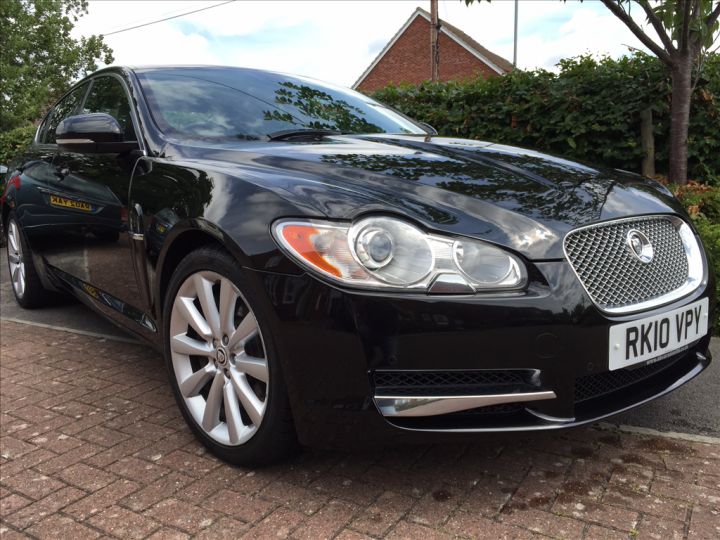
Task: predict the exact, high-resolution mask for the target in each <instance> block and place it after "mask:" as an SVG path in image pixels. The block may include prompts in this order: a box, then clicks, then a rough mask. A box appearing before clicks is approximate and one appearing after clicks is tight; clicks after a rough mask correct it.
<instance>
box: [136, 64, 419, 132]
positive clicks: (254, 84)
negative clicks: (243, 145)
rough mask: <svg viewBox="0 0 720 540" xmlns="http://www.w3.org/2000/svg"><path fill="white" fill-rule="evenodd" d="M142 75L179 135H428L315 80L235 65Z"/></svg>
mask: <svg viewBox="0 0 720 540" xmlns="http://www.w3.org/2000/svg"><path fill="white" fill-rule="evenodd" d="M138 77H139V79H140V82H141V84H142V87H143V91H144V92H145V96H146V97H147V99H148V103H149V105H150V109H151V111H152V114H153V117H154V119H155V121H156V123H157V124H158V127H159V128H160V129H161V131H163V132H164V133H166V134H168V135H172V136H175V137H178V138H197V137H201V138H217V139H223V140H227V139H234V140H238V139H240V140H259V139H260V137H262V136H263V135H268V134H271V133H275V132H278V131H284V130H294V129H323V130H333V131H344V132H352V133H358V134H371V133H391V134H422V135H424V134H426V133H427V132H426V131H425V130H424V129H423V128H422V127H420V125H418V124H417V123H415V122H413V121H412V120H410V119H409V118H406V117H405V116H403V115H401V114H399V113H398V112H396V111H394V110H392V109H390V108H388V107H385V106H384V105H382V104H380V103H378V102H376V101H374V100H371V99H370V98H367V97H365V96H363V95H362V94H360V93H357V92H353V91H352V90H348V89H345V88H342V87H338V86H333V85H330V84H327V83H320V82H318V81H315V80H313V79H306V78H301V77H295V76H288V75H282V74H277V73H269V72H264V71H254V70H243V69H232V68H169V69H166V70H159V71H148V72H141V73H138Z"/></svg>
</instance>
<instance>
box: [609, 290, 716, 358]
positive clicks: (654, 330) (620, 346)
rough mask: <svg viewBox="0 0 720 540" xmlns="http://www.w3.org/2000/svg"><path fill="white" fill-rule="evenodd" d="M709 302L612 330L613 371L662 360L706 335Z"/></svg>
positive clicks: (628, 323)
mask: <svg viewBox="0 0 720 540" xmlns="http://www.w3.org/2000/svg"><path fill="white" fill-rule="evenodd" d="M707 329H708V299H707V298H703V299H702V300H698V301H697V302H693V303H692V304H688V305H687V306H684V307H681V308H678V309H674V310H672V311H668V312H666V313H661V314H660V315H655V316H654V317H647V318H645V319H638V320H636V321H631V322H627V323H623V324H617V325H615V326H611V327H610V347H609V350H610V352H609V355H608V356H609V361H610V371H613V370H615V369H622V368H626V367H628V366H632V365H634V364H639V363H641V362H646V361H648V360H652V359H654V358H659V357H662V356H665V355H667V354H668V353H672V352H673V351H677V350H678V349H682V348H683V346H685V345H687V344H688V343H692V342H693V341H695V340H697V339H698V338H701V337H702V336H704V335H705V334H707Z"/></svg>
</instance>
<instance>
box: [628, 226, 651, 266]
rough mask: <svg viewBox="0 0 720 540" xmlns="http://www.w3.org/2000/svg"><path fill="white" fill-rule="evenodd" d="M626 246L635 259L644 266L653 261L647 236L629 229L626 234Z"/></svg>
mask: <svg viewBox="0 0 720 540" xmlns="http://www.w3.org/2000/svg"><path fill="white" fill-rule="evenodd" d="M627 245H628V247H629V248H630V251H631V252H632V254H633V255H635V257H637V258H638V259H639V260H640V262H643V263H645V264H647V263H649V262H650V261H652V260H653V255H654V252H653V247H652V244H651V243H650V240H649V239H648V237H647V236H645V235H644V234H643V233H641V232H640V231H638V230H636V229H630V231H628V234H627Z"/></svg>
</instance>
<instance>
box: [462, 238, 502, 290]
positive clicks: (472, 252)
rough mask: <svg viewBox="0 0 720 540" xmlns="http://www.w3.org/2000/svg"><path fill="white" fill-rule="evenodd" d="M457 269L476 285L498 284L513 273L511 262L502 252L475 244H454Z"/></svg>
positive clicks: (484, 245)
mask: <svg viewBox="0 0 720 540" xmlns="http://www.w3.org/2000/svg"><path fill="white" fill-rule="evenodd" d="M454 252H455V262H456V263H457V265H458V268H460V270H461V271H462V272H463V273H464V274H465V275H466V276H468V277H469V278H470V279H472V280H473V281H474V282H476V283H498V282H500V281H503V280H504V279H505V278H507V277H508V276H509V274H510V273H511V272H513V269H514V265H513V260H512V259H511V258H510V257H509V256H508V255H507V254H506V253H505V252H503V251H502V250H500V249H498V248H496V247H493V246H490V245H487V244H480V243H475V242H455V249H454Z"/></svg>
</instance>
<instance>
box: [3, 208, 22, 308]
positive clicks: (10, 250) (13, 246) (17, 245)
mask: <svg viewBox="0 0 720 540" xmlns="http://www.w3.org/2000/svg"><path fill="white" fill-rule="evenodd" d="M7 240H8V241H7V254H8V262H9V263H10V280H11V281H12V284H13V289H15V294H17V297H18V298H22V297H23V295H24V294H25V262H24V261H23V252H22V243H21V242H20V227H18V226H17V223H15V220H14V219H11V220H10V222H9V223H8V238H7Z"/></svg>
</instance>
